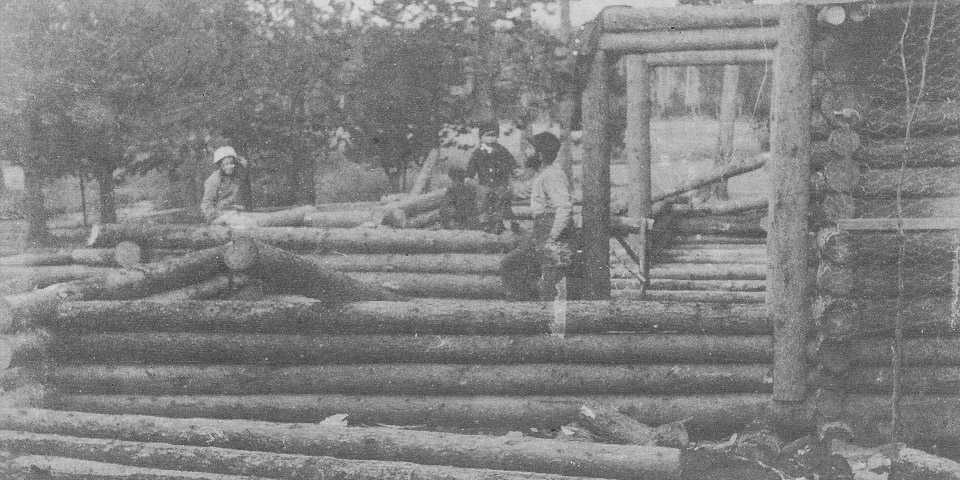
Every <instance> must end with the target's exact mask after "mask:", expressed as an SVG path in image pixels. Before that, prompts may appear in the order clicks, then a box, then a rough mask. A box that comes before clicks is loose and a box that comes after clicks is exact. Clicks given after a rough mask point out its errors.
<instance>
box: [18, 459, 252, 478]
mask: <svg viewBox="0 0 960 480" xmlns="http://www.w3.org/2000/svg"><path fill="white" fill-rule="evenodd" d="M0 472H2V473H3V474H4V477H5V478H17V479H24V480H27V479H38V480H39V479H41V478H44V479H53V480H74V479H78V478H83V479H85V480H113V479H117V480H121V479H123V480H268V479H266V478H263V477H250V476H246V475H245V476H237V475H220V474H215V473H200V472H184V471H180V470H165V469H156V468H142V467H132V466H129V465H117V464H112V463H103V462H92V461H89V460H77V459H75V458H65V457H58V456H41V455H24V456H20V457H17V458H14V459H13V460H10V461H8V462H4V463H3V464H0ZM40 472H42V473H40ZM8 475H9V476H8Z"/></svg>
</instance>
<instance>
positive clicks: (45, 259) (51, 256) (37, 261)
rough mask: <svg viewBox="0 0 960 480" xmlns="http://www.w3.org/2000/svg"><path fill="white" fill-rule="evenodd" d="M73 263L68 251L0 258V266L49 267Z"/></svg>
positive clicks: (32, 253)
mask: <svg viewBox="0 0 960 480" xmlns="http://www.w3.org/2000/svg"><path fill="white" fill-rule="evenodd" d="M71 263H73V257H71V256H70V252H68V251H55V252H28V253H21V254H19V255H8V256H0V266H2V267H11V266H22V267H29V266H33V267H41V266H51V265H69V264H71Z"/></svg>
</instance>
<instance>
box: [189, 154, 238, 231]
mask: <svg viewBox="0 0 960 480" xmlns="http://www.w3.org/2000/svg"><path fill="white" fill-rule="evenodd" d="M213 163H214V165H216V166H217V170H216V171H214V172H213V173H212V174H210V176H209V177H208V178H207V180H206V181H205V182H203V200H201V202H200V211H201V212H203V216H204V217H205V218H206V219H207V221H208V222H210V223H218V222H217V219H218V218H220V217H222V216H223V215H224V214H227V213H228V212H242V211H244V210H247V209H248V208H249V206H250V191H249V185H248V184H246V182H245V172H244V171H242V170H243V169H244V168H245V167H246V163H247V162H246V160H245V159H244V158H243V157H241V156H239V155H237V152H236V151H235V150H234V149H233V147H220V148H218V149H216V151H214V152H213Z"/></svg>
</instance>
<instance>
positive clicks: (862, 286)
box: [817, 262, 954, 298]
mask: <svg viewBox="0 0 960 480" xmlns="http://www.w3.org/2000/svg"><path fill="white" fill-rule="evenodd" d="M953 276H954V266H953V264H952V262H951V263H949V264H920V265H904V266H903V267H902V268H898V267H897V266H896V265H882V264H881V265H878V264H866V265H835V264H831V263H827V262H824V263H821V264H820V269H819V271H818V272H817V288H818V289H820V291H821V292H823V293H824V294H828V295H835V296H852V297H881V298H882V297H889V296H894V297H896V296H898V295H905V296H929V295H941V294H949V293H950V292H952V291H953V289H954V286H953V281H954V280H953ZM901 282H902V288H901Z"/></svg>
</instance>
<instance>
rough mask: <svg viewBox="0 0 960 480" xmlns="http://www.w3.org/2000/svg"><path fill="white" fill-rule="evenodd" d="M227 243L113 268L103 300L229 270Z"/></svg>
mask: <svg viewBox="0 0 960 480" xmlns="http://www.w3.org/2000/svg"><path fill="white" fill-rule="evenodd" d="M226 251H227V250H226V248H225V247H215V248H208V249H206V250H200V251H197V252H191V253H189V254H187V255H184V256H182V257H173V258H168V259H166V260H164V261H162V262H156V263H149V264H143V265H140V266H137V267H134V268H127V269H124V270H119V271H116V272H113V273H111V274H109V275H107V277H106V278H105V279H104V291H103V293H102V294H101V295H100V296H99V297H98V298H99V299H101V300H120V299H131V298H142V297H146V296H149V295H154V294H157V293H161V292H164V291H167V290H173V289H176V288H180V287H184V286H187V285H191V284H195V283H198V282H201V281H203V280H206V279H208V278H211V277H214V276H216V275H220V274H223V273H225V272H226V267H225V266H224V264H223V260H224V255H225V253H226Z"/></svg>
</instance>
